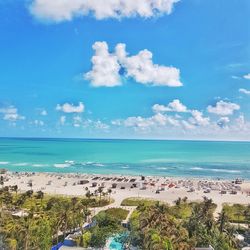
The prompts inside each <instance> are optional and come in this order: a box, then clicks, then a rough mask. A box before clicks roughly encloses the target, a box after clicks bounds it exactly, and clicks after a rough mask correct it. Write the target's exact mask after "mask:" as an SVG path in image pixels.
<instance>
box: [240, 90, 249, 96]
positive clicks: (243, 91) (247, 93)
mask: <svg viewBox="0 0 250 250" xmlns="http://www.w3.org/2000/svg"><path fill="white" fill-rule="evenodd" d="M239 92H240V93H243V94H246V95H250V90H247V89H239Z"/></svg>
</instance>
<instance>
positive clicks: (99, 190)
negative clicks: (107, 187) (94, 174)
mask: <svg viewBox="0 0 250 250" xmlns="http://www.w3.org/2000/svg"><path fill="white" fill-rule="evenodd" d="M102 191H103V187H98V189H97V192H98V193H99V206H100V205H101V198H102Z"/></svg>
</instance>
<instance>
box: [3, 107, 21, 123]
mask: <svg viewBox="0 0 250 250" xmlns="http://www.w3.org/2000/svg"><path fill="white" fill-rule="evenodd" d="M0 113H2V114H3V120H6V121H10V122H16V121H18V120H25V116H22V115H20V114H19V113H18V109H17V108H16V107H14V106H8V107H3V108H0Z"/></svg>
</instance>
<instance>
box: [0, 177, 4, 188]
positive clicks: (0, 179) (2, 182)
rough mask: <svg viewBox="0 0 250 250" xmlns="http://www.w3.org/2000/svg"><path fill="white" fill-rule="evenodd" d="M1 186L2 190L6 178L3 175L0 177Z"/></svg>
mask: <svg viewBox="0 0 250 250" xmlns="http://www.w3.org/2000/svg"><path fill="white" fill-rule="evenodd" d="M0 185H1V186H2V188H3V185H4V178H3V176H2V175H1V176H0Z"/></svg>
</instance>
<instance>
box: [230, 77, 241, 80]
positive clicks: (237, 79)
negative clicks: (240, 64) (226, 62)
mask: <svg viewBox="0 0 250 250" xmlns="http://www.w3.org/2000/svg"><path fill="white" fill-rule="evenodd" d="M231 77H232V78H233V79H237V80H238V79H241V77H239V76H231Z"/></svg>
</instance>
